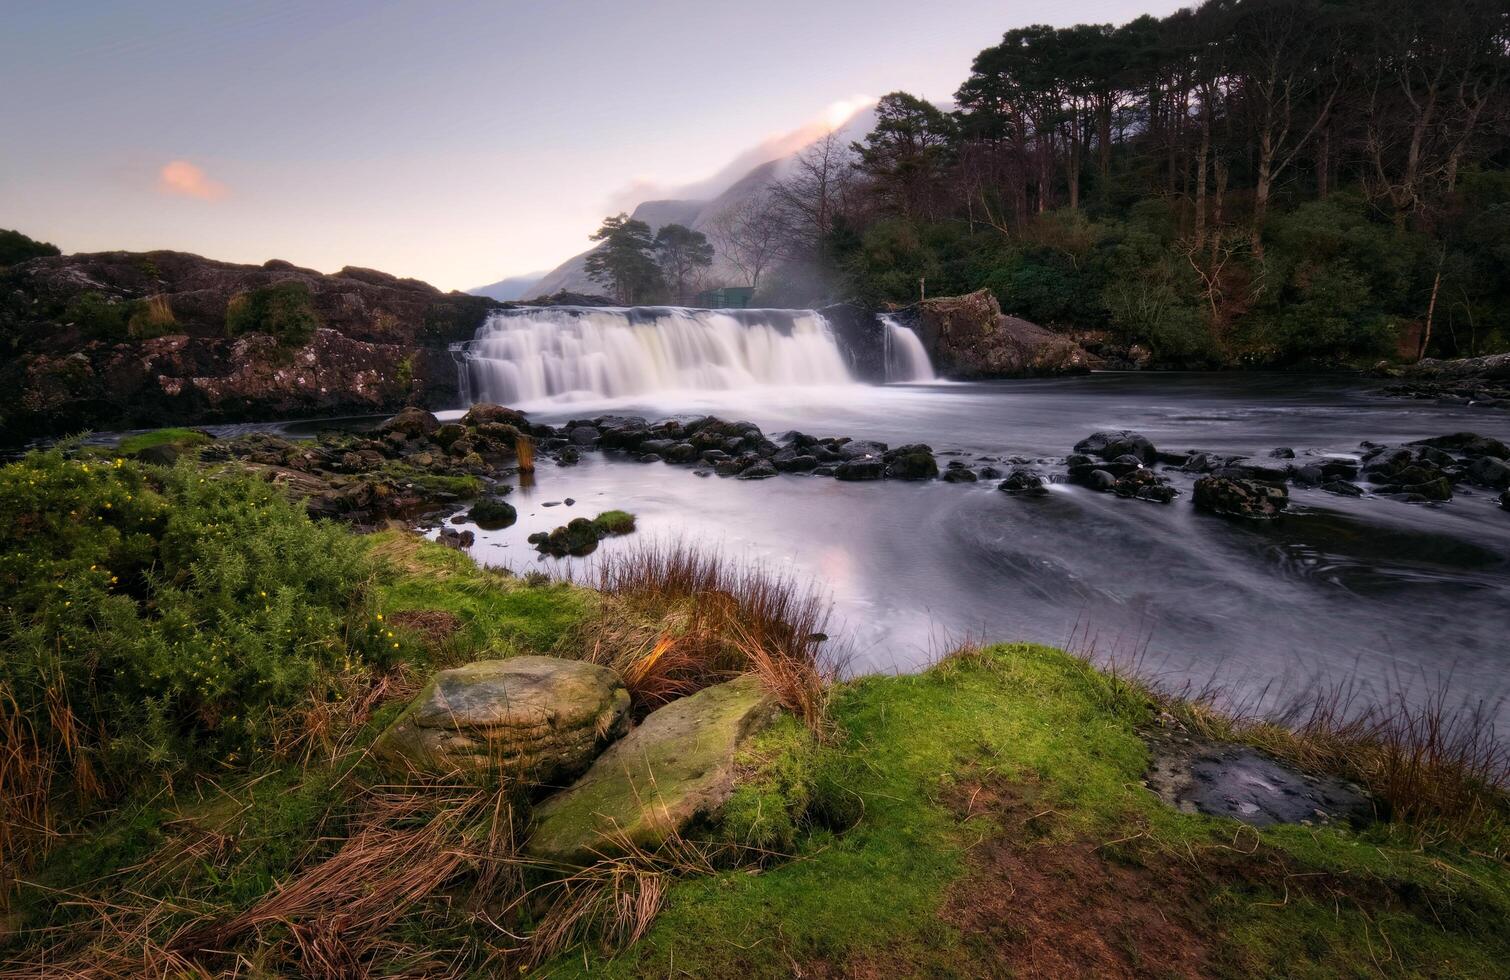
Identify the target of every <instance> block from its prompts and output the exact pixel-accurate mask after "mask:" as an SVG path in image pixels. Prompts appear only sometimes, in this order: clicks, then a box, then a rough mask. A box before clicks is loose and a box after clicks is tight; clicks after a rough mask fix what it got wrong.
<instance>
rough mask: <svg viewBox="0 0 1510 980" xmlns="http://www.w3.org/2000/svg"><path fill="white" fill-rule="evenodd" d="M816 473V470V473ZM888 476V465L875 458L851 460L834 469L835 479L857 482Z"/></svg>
mask: <svg viewBox="0 0 1510 980" xmlns="http://www.w3.org/2000/svg"><path fill="white" fill-rule="evenodd" d="M814 472H816V470H815V471H814ZM885 475H886V464H885V463H883V462H881V460H880V459H878V458H875V457H870V458H862V459H850V460H846V461H844V462H842V463H840V464H839V465H838V466H836V467H834V479H836V480H846V481H850V482H856V481H860V480H879V479H881V477H883V476H885Z"/></svg>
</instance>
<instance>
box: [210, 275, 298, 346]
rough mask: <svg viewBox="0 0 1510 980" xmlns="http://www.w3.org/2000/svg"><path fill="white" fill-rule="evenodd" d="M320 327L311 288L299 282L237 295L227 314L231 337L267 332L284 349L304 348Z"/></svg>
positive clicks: (292, 281) (265, 287) (226, 330)
mask: <svg viewBox="0 0 1510 980" xmlns="http://www.w3.org/2000/svg"><path fill="white" fill-rule="evenodd" d="M319 326H320V318H319V317H318V316H316V315H315V311H314V307H313V306H312V305H311V297H310V292H309V286H307V285H305V284H304V283H302V282H299V281H298V280H289V281H287V282H280V283H274V284H273V285H271V286H262V287H261V288H258V289H253V290H249V291H247V292H244V293H237V294H236V295H235V296H232V297H231V301H230V304H229V305H228V306H227V307H226V311H225V332H226V335H227V336H229V337H239V336H241V335H243V334H248V333H265V334H268V335H270V336H272V337H274V338H276V339H277V341H278V343H279V344H280V345H281V346H283V347H303V346H304V345H305V344H307V343H309V341H310V338H312V337H313V336H314V333H315V330H316V328H318V327H319Z"/></svg>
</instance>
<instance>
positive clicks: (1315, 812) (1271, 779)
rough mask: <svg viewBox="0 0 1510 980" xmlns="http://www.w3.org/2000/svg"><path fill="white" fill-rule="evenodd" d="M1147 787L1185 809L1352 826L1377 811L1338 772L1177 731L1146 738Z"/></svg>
mask: <svg viewBox="0 0 1510 980" xmlns="http://www.w3.org/2000/svg"><path fill="white" fill-rule="evenodd" d="M1149 748H1150V750H1151V752H1150V768H1149V771H1148V774H1147V779H1148V788H1149V789H1151V790H1153V791H1154V792H1155V793H1157V794H1158V796H1159V798H1160V799H1162V800H1163V801H1164V802H1166V803H1168V804H1169V805H1170V806H1173V807H1175V808H1176V809H1178V810H1181V811H1182V812H1185V813H1205V814H1209V815H1211V816H1216V817H1231V818H1232V819H1234V820H1240V821H1242V822H1243V823H1246V824H1250V825H1252V826H1255V827H1267V826H1271V825H1273V824H1277V823H1301V824H1331V823H1339V822H1347V823H1350V824H1354V825H1361V824H1363V823H1367V822H1369V821H1371V820H1372V819H1373V818H1374V808H1373V803H1372V800H1371V799H1370V798H1369V796H1368V794H1367V793H1365V792H1364V791H1363V790H1362V789H1360V788H1359V787H1358V786H1355V785H1353V784H1352V783H1349V782H1346V781H1344V780H1341V779H1336V778H1331V777H1319V776H1311V775H1307V774H1306V773H1302V772H1298V771H1296V770H1295V769H1292V768H1290V767H1289V766H1287V765H1285V764H1284V763H1282V762H1280V761H1279V760H1277V759H1275V758H1273V757H1272V756H1269V755H1266V754H1264V753H1262V752H1260V751H1258V750H1257V749H1254V748H1250V747H1249V746H1246V745H1239V744H1236V743H1231V742H1213V741H1208V740H1206V739H1200V738H1195V737H1191V736H1186V735H1179V734H1175V733H1172V732H1158V733H1155V734H1154V735H1153V736H1152V737H1151V738H1150V740H1149Z"/></svg>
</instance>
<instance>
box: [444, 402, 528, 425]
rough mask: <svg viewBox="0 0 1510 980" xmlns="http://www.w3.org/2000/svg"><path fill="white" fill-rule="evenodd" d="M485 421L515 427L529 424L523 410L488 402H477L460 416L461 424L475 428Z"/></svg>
mask: <svg viewBox="0 0 1510 980" xmlns="http://www.w3.org/2000/svg"><path fill="white" fill-rule="evenodd" d="M487 422H502V423H503V424H505V425H512V426H514V427H515V428H522V427H524V426H526V425H528V424H529V422H528V420H527V419H526V418H525V417H524V413H523V412H519V411H515V410H514V409H512V408H505V407H504V406H502V405H494V404H491V403H490V402H478V403H477V404H476V405H473V406H472V407H471V408H469V409H467V414H465V415H463V416H462V417H461V424H462V425H464V426H466V427H467V428H469V429H471V428H476V427H478V426H481V425H483V424H484V423H487Z"/></svg>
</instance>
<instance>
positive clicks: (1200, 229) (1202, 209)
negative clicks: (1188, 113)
mask: <svg viewBox="0 0 1510 980" xmlns="http://www.w3.org/2000/svg"><path fill="white" fill-rule="evenodd" d="M1210 153H1211V117H1210V116H1209V115H1207V114H1206V112H1205V110H1204V109H1203V110H1202V112H1201V145H1200V147H1199V148H1198V149H1197V150H1196V154H1195V247H1196V248H1197V249H1201V248H1204V247H1205V246H1206V157H1207V156H1208V155H1210Z"/></svg>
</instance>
